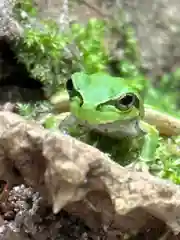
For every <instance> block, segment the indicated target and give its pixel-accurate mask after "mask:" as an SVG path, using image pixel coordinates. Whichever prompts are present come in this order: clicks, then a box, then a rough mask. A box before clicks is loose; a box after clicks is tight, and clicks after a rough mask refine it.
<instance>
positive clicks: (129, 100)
mask: <svg viewBox="0 0 180 240" xmlns="http://www.w3.org/2000/svg"><path fill="white" fill-rule="evenodd" d="M134 100H135V97H134V95H130V94H128V95H126V96H124V97H123V98H122V99H120V101H119V103H120V104H121V105H124V106H131V105H132V104H133V103H134Z"/></svg>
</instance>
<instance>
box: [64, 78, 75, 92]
mask: <svg viewBox="0 0 180 240" xmlns="http://www.w3.org/2000/svg"><path fill="white" fill-rule="evenodd" d="M66 88H67V90H68V91H72V90H73V88H74V87H73V82H72V79H68V80H67V82H66Z"/></svg>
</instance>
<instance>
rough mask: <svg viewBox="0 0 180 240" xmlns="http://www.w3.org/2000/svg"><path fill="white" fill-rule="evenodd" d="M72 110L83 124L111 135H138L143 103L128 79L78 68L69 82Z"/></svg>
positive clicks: (67, 85)
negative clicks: (81, 70)
mask: <svg viewBox="0 0 180 240" xmlns="http://www.w3.org/2000/svg"><path fill="white" fill-rule="evenodd" d="M66 87H67V90H68V93H69V98H70V110H71V112H72V114H73V115H74V116H75V117H76V118H77V119H78V120H80V121H81V122H82V123H83V124H86V125H88V126H89V127H91V128H93V129H97V130H99V131H101V132H105V133H108V134H110V135H113V136H115V135H120V134H121V136H122V135H138V134H139V127H138V126H139V124H138V123H139V120H140V119H141V118H143V115H144V109H143V103H142V100H141V98H140V95H139V94H138V92H137V90H136V89H135V88H134V87H132V86H129V85H128V83H127V81H126V80H125V79H121V78H119V77H113V76H109V75H108V74H105V73H95V74H92V75H87V74H86V73H83V72H78V73H75V74H73V75H72V78H71V79H69V80H68V81H67V84H66Z"/></svg>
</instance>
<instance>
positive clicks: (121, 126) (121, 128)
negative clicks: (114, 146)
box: [84, 119, 144, 138]
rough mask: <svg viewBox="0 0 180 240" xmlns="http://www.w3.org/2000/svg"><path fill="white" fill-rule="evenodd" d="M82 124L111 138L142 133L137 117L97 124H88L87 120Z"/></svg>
mask: <svg viewBox="0 0 180 240" xmlns="http://www.w3.org/2000/svg"><path fill="white" fill-rule="evenodd" d="M84 124H85V125H86V126H87V127H89V128H90V129H92V130H96V131H98V132H101V133H103V134H105V135H108V136H111V137H113V138H123V137H137V136H139V135H143V134H144V131H143V130H142V129H141V128H140V124H139V120H137V119H133V120H130V121H115V122H113V123H106V124H98V125H90V124H88V123H87V122H86V123H84Z"/></svg>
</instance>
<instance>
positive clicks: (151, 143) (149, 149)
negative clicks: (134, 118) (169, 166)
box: [140, 121, 159, 162]
mask: <svg viewBox="0 0 180 240" xmlns="http://www.w3.org/2000/svg"><path fill="white" fill-rule="evenodd" d="M140 128H141V129H142V130H143V131H144V132H145V136H144V144H143V147H142V151H141V154H140V160H141V161H143V162H150V161H152V160H154V157H155V152H156V148H157V145H158V139H159V132H158V130H157V129H156V127H154V126H152V125H150V124H148V123H146V122H144V121H141V122H140Z"/></svg>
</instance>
